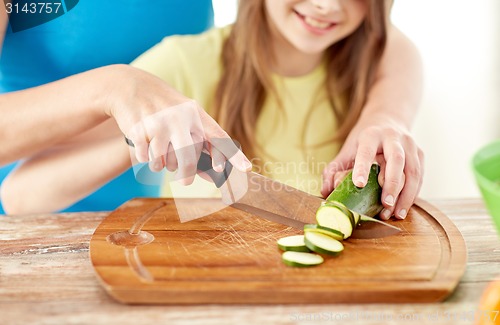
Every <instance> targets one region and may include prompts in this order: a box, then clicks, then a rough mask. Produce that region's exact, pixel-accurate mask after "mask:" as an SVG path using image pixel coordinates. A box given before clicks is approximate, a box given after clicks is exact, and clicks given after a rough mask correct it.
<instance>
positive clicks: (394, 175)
mask: <svg viewBox="0 0 500 325" xmlns="http://www.w3.org/2000/svg"><path fill="white" fill-rule="evenodd" d="M373 162H378V163H379V165H380V167H381V170H380V174H379V183H380V184H381V186H382V198H381V199H382V204H383V205H384V207H385V208H384V210H382V212H381V213H380V217H381V219H383V220H387V219H389V218H390V217H391V216H392V215H395V216H396V218H398V219H404V218H405V217H406V215H407V213H408V211H409V209H410V207H411V206H412V204H413V202H414V200H415V198H416V197H417V194H418V192H419V191H420V187H421V185H422V177H423V167H424V155H423V152H422V150H421V149H420V148H419V147H418V146H417V144H416V143H415V141H414V139H413V138H412V137H411V135H410V134H409V132H408V131H407V130H406V129H405V128H402V127H400V126H399V125H398V124H397V123H396V122H395V121H391V120H390V119H388V118H383V119H381V120H379V121H377V120H375V119H373V120H372V121H370V124H369V125H366V124H363V123H361V124H360V123H358V125H356V127H355V128H354V129H353V130H352V131H351V133H350V134H349V136H348V137H347V139H346V141H345V143H344V145H343V147H342V149H341V150H340V152H339V154H338V155H337V157H335V159H334V160H333V161H331V162H330V163H329V164H328V166H327V167H326V168H325V170H324V171H323V188H322V190H321V194H322V195H323V196H324V197H326V196H328V194H329V193H330V192H331V191H332V190H333V189H334V188H335V187H336V186H337V185H338V183H339V182H340V181H341V180H342V178H343V177H342V176H345V173H346V171H347V170H349V169H351V168H352V169H353V173H352V180H353V183H354V184H355V185H356V186H358V187H364V186H365V185H366V183H367V180H368V175H369V172H370V166H371V165H372V163H373Z"/></svg>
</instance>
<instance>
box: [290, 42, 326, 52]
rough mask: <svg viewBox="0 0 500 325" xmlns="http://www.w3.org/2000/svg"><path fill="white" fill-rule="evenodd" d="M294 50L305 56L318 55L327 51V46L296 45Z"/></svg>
mask: <svg viewBox="0 0 500 325" xmlns="http://www.w3.org/2000/svg"><path fill="white" fill-rule="evenodd" d="M295 48H296V49H297V50H299V51H300V52H302V53H305V54H320V53H323V52H325V51H326V50H327V49H328V46H326V47H325V46H322V45H318V44H296V45H295Z"/></svg>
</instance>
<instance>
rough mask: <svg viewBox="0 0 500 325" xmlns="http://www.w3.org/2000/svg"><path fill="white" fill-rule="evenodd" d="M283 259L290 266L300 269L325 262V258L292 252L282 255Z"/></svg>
mask: <svg viewBox="0 0 500 325" xmlns="http://www.w3.org/2000/svg"><path fill="white" fill-rule="evenodd" d="M281 259H282V260H283V263H285V264H286V265H288V266H298V267H307V266H315V265H319V264H321V263H323V261H324V259H323V257H321V256H319V255H316V254H312V253H303V252H290V251H288V252H284V253H283V254H282V255H281Z"/></svg>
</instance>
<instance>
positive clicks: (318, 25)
mask: <svg viewBox="0 0 500 325" xmlns="http://www.w3.org/2000/svg"><path fill="white" fill-rule="evenodd" d="M304 21H305V22H306V23H307V24H308V25H310V26H311V27H315V28H321V29H325V28H328V27H330V25H331V24H330V23H327V22H323V21H319V20H316V19H314V18H312V17H308V16H305V17H304Z"/></svg>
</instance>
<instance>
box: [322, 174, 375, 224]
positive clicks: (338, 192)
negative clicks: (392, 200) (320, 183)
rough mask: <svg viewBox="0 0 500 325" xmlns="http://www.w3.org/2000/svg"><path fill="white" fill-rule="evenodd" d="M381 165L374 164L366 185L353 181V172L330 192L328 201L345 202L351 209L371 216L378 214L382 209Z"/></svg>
mask: <svg viewBox="0 0 500 325" xmlns="http://www.w3.org/2000/svg"><path fill="white" fill-rule="evenodd" d="M379 171H380V167H379V166H378V165H376V164H373V165H372V167H371V169H370V175H369V176H368V182H367V184H366V186H365V187H363V188H359V187H356V186H355V185H354V183H353V182H352V172H350V173H349V174H348V175H347V176H346V178H344V180H343V181H342V182H341V183H340V184H339V186H337V188H335V190H334V191H333V192H332V193H330V195H329V196H328V198H327V199H326V200H327V201H338V202H341V203H343V204H344V205H345V206H346V207H347V208H348V209H349V210H351V211H356V212H357V213H359V214H364V215H367V216H369V217H374V216H376V215H377V214H378V213H379V212H380V211H382V209H383V206H382V203H381V202H380V196H381V195H382V188H381V187H380V184H379V183H378V173H379Z"/></svg>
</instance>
